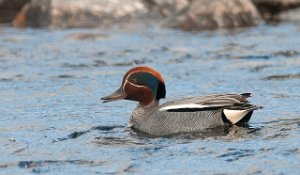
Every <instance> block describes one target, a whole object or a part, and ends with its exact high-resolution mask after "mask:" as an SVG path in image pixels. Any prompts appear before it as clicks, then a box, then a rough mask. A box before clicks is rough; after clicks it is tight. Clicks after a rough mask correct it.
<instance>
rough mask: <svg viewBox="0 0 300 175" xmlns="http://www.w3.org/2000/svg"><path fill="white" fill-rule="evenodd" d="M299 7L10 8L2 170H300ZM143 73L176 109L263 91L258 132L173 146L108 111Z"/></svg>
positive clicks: (75, 3) (122, 2) (286, 1)
mask: <svg viewBox="0 0 300 175" xmlns="http://www.w3.org/2000/svg"><path fill="white" fill-rule="evenodd" d="M299 6H300V0H0V155H1V156H0V174H5V175H8V174H300V169H299V167H300V149H299V147H300V143H299V139H300V108H299V101H300V95H299V94H300V88H299V87H300V47H299V46H300V39H299V38H300V8H298V7H299ZM136 65H147V66H151V67H153V68H155V69H156V70H158V71H159V72H160V73H161V74H162V75H163V77H164V79H165V81H166V88H167V99H166V100H164V101H162V102H165V101H168V100H173V99H178V98H183V97H190V96H198V95H205V94H211V93H244V92H252V93H253V94H254V96H253V97H252V98H251V99H250V100H251V102H252V103H253V104H257V105H262V106H264V108H263V109H262V110H258V111H255V113H254V115H253V116H252V119H251V120H250V123H249V125H250V126H249V127H246V128H239V127H233V128H231V129H229V130H226V131H224V130H207V131H203V132H200V133H197V134H190V135H179V136H176V137H171V138H152V137H150V136H141V135H139V134H138V133H136V132H134V131H132V130H131V129H129V128H127V124H128V120H129V117H130V115H131V112H132V110H133V109H134V107H135V106H136V105H137V104H136V103H134V102H129V101H118V102H114V103H108V104H103V103H102V102H101V101H100V97H102V96H104V95H107V94H109V93H111V92H113V91H114V90H115V89H116V88H117V87H119V86H120V84H121V81H122V78H123V75H124V74H125V72H126V71H128V70H129V69H130V68H132V67H133V66H136Z"/></svg>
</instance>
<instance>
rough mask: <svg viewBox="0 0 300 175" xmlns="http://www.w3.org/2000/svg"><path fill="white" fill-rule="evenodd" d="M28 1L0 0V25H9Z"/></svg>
mask: <svg viewBox="0 0 300 175" xmlns="http://www.w3.org/2000/svg"><path fill="white" fill-rule="evenodd" d="M29 1H30V0H0V23H10V22H12V21H13V19H14V18H15V16H16V14H17V13H18V12H19V11H20V10H21V9H22V7H23V6H24V5H25V4H26V3H28V2H29Z"/></svg>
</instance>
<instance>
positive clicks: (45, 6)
mask: <svg viewBox="0 0 300 175" xmlns="http://www.w3.org/2000/svg"><path fill="white" fill-rule="evenodd" d="M13 24H14V26H16V27H19V28H22V27H48V26H49V25H50V24H51V1H50V0H31V2H30V3H27V4H26V5H25V6H24V7H23V8H22V10H21V11H20V12H19V13H18V14H17V16H16V18H15V19H14V21H13Z"/></svg>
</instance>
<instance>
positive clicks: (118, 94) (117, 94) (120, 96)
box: [101, 88, 127, 103]
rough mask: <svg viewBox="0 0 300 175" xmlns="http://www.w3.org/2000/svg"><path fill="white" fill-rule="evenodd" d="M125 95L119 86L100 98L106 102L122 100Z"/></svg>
mask: <svg viewBox="0 0 300 175" xmlns="http://www.w3.org/2000/svg"><path fill="white" fill-rule="evenodd" d="M126 97H127V95H126V93H125V92H124V91H123V89H121V88H119V89H118V90H117V91H116V92H114V93H112V94H110V95H108V96H105V97H102V98H101V100H103V103H108V102H111V101H116V100H122V99H124V98H126Z"/></svg>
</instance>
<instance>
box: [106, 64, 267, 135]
mask: <svg viewBox="0 0 300 175" xmlns="http://www.w3.org/2000/svg"><path fill="white" fill-rule="evenodd" d="M250 96H251V93H242V94H213V95H205V96H198V97H191V98H185V99H181V100H174V101H169V102H166V103H164V104H162V105H159V100H160V99H162V98H165V97H166V88H165V83H164V79H163V78H162V76H161V75H160V74H159V73H158V72H157V71H156V70H154V69H152V68H150V67H145V66H139V67H135V68H132V69H131V70H129V71H128V72H127V73H126V74H125V76H124V78H123V82H122V85H121V87H120V88H119V89H118V90H117V91H116V92H114V93H112V94H111V95H108V96H105V97H102V98H101V100H103V102H104V103H105V102H111V101H115V100H121V99H125V100H132V101H137V102H139V104H138V106H137V107H136V108H135V110H134V111H133V113H132V115H131V117H130V123H129V124H130V126H131V127H133V128H135V129H137V130H140V131H142V132H145V133H148V134H150V135H155V136H166V135H171V134H175V133H187V132H198V131H201V130H202V131H203V130H204V129H208V128H214V127H217V126H222V125H223V126H224V125H226V126H231V125H242V124H246V123H247V122H248V121H249V120H250V118H251V116H252V113H253V111H254V110H257V109H260V108H262V107H261V106H255V105H252V104H250V103H249V102H248V100H247V98H248V97H250Z"/></svg>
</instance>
